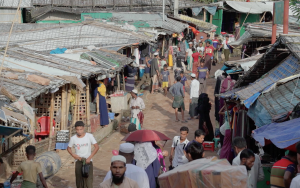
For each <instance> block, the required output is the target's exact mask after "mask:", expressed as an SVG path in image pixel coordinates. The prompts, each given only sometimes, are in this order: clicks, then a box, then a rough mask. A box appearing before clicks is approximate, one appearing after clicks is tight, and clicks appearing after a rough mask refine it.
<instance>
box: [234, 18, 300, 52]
mask: <svg viewBox="0 0 300 188" xmlns="http://www.w3.org/2000/svg"><path fill="white" fill-rule="evenodd" d="M244 26H245V33H244V34H243V35H242V36H241V37H240V38H239V39H238V40H236V41H233V42H230V45H232V46H239V45H242V44H244V43H246V42H248V41H251V40H252V39H254V40H256V38H271V37H272V23H270V22H267V23H245V24H244ZM299 29H300V26H299V24H292V23H289V34H300V30H299ZM280 34H283V25H280V24H277V27H276V35H277V37H278V36H279V35H280Z"/></svg>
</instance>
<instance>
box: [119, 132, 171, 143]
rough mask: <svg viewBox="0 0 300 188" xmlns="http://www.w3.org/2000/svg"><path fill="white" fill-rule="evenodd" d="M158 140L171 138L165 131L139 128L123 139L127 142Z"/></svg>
mask: <svg viewBox="0 0 300 188" xmlns="http://www.w3.org/2000/svg"><path fill="white" fill-rule="evenodd" d="M158 140H164V141H166V140H171V139H170V138H168V137H167V136H166V135H164V134H163V133H160V132H158V131H154V130H138V131H134V132H132V133H129V134H127V135H126V136H125V137H124V138H123V139H122V141H127V142H151V141H158Z"/></svg>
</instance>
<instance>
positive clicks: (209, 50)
mask: <svg viewBox="0 0 300 188" xmlns="http://www.w3.org/2000/svg"><path fill="white" fill-rule="evenodd" d="M213 52H214V48H213V47H212V46H211V45H210V42H206V47H205V50H204V56H203V57H204V60H205V66H206V67H207V68H208V71H209V72H210V69H211V59H212V57H213Z"/></svg>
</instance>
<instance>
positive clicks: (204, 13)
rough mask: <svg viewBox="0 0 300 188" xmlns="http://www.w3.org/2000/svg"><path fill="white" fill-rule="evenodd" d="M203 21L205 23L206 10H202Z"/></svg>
mask: <svg viewBox="0 0 300 188" xmlns="http://www.w3.org/2000/svg"><path fill="white" fill-rule="evenodd" d="M203 21H204V22H206V10H205V9H203Z"/></svg>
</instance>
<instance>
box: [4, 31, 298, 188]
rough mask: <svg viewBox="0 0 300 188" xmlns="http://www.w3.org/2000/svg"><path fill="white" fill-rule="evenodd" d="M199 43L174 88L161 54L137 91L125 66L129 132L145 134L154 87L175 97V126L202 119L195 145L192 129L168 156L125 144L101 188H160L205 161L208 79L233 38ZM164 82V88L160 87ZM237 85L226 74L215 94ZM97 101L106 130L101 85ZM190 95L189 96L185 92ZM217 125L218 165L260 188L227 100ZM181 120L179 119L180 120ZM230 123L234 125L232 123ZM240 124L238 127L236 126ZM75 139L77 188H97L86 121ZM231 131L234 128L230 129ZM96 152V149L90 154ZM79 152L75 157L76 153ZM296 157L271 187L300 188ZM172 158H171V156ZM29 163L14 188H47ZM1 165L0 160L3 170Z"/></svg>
mask: <svg viewBox="0 0 300 188" xmlns="http://www.w3.org/2000/svg"><path fill="white" fill-rule="evenodd" d="M207 37H208V39H206V40H205V41H203V37H201V38H200V39H201V40H200V41H199V43H198V44H197V43H196V42H195V41H191V42H189V43H188V48H187V50H186V55H185V61H186V66H187V70H188V71H189V72H188V74H187V73H186V72H183V71H182V72H180V74H179V75H177V76H175V81H174V82H173V83H172V82H171V73H170V70H169V69H168V63H167V62H166V60H165V57H164V56H159V51H155V52H154V53H153V54H152V55H153V57H152V59H151V58H150V56H146V57H145V72H144V74H143V76H142V78H141V81H140V82H139V84H138V85H137V86H135V76H136V74H137V70H138V68H137V66H136V64H135V63H134V62H133V63H131V64H130V65H128V66H126V76H127V79H126V83H125V88H126V91H128V92H130V95H131V100H130V110H131V119H130V124H129V126H128V132H129V133H133V132H134V131H137V130H141V129H142V128H143V122H144V114H143V110H144V109H145V107H146V106H145V103H144V101H143V99H142V98H141V97H140V96H139V91H140V89H141V87H142V85H144V84H145V85H148V86H151V87H150V92H151V94H153V93H156V92H157V91H158V90H163V94H164V96H167V95H168V94H170V95H171V96H172V100H173V103H172V107H173V108H174V111H175V123H176V122H181V123H183V125H184V123H187V122H188V120H191V121H192V120H195V119H198V121H199V124H198V129H197V130H196V131H195V132H194V133H193V134H194V139H193V140H192V141H189V140H188V139H187V136H188V134H190V133H189V132H190V131H189V128H188V127H187V126H182V127H181V128H180V130H179V132H178V135H177V136H175V137H174V138H173V140H172V146H171V150H170V152H168V151H167V150H164V148H163V146H162V145H160V144H159V143H158V142H156V141H149V142H126V143H122V144H120V146H119V150H118V152H117V154H114V155H113V157H112V158H111V163H110V171H109V172H107V174H106V176H105V178H104V180H103V182H102V183H101V184H100V185H99V186H100V188H117V187H118V188H159V187H160V185H159V183H158V177H159V175H160V174H163V173H165V172H167V171H170V170H174V171H176V168H177V167H179V166H181V165H185V164H187V163H189V162H191V161H194V160H197V159H201V158H204V157H205V150H204V145H203V143H204V142H205V141H209V142H212V141H213V139H214V138H215V135H216V132H217V131H216V130H215V132H214V128H213V125H212V122H211V119H210V111H211V107H212V103H211V102H210V100H209V96H208V94H207V93H206V82H207V80H208V79H209V75H210V72H211V66H212V64H213V61H214V62H216V63H218V62H220V59H219V56H220V52H221V51H222V50H223V51H224V55H225V61H228V60H229V54H230V53H232V52H231V50H232V47H231V46H230V45H229V44H228V43H229V36H226V37H225V40H224V41H221V40H220V39H219V38H218V35H215V37H214V39H213V40H211V39H209V38H210V36H209V35H208V36H207ZM160 81H161V82H160ZM234 83H235V81H234V80H233V79H231V77H230V76H228V75H226V74H225V73H224V74H223V75H221V76H220V77H218V79H217V83H216V89H215V93H214V94H219V93H224V92H226V91H229V90H231V89H232V87H233V85H234ZM98 84H99V87H98V88H97V95H99V101H100V102H99V105H100V106H99V109H100V125H101V126H103V127H105V126H107V125H108V123H109V121H108V115H107V106H106V87H105V84H104V83H103V81H99V82H98ZM188 88H189V91H188V92H187V89H188ZM187 93H189V109H188V113H189V118H188V119H185V114H184V113H185V103H184V98H185V97H186V95H187ZM215 105H216V113H215V117H216V121H217V122H218V124H219V125H221V126H220V129H219V130H218V131H220V134H219V135H220V141H221V143H220V145H221V149H220V151H219V158H220V159H227V160H228V161H229V162H230V163H231V164H232V165H233V166H236V165H243V166H245V169H246V170H247V173H248V179H247V188H256V187H257V183H258V182H259V181H262V180H264V179H265V174H264V171H263V167H262V164H261V159H260V157H259V156H258V155H256V154H254V152H253V151H252V150H250V149H248V148H247V142H246V140H245V136H244V132H242V133H241V134H240V135H239V134H236V132H234V133H233V132H231V129H233V130H234V122H232V118H230V115H231V114H229V112H230V111H229V110H231V111H233V112H236V111H237V108H236V106H235V105H232V106H226V105H225V101H224V100H223V99H219V98H216V100H215ZM178 113H180V114H181V117H180V115H179V114H178ZM230 119H231V121H230ZM237 122H238V121H237ZM74 126H75V129H76V134H75V135H74V136H72V137H71V139H70V142H69V144H68V148H67V151H68V152H69V154H70V155H71V156H72V157H73V158H74V159H75V161H76V162H75V176H76V187H77V188H92V187H93V178H94V174H93V159H92V158H93V157H94V156H95V155H96V153H97V152H98V150H99V146H98V144H97V142H96V140H95V138H94V136H93V135H92V134H90V133H86V132H85V124H84V123H83V122H82V121H77V122H76V123H75V125H74ZM232 127H233V128H232ZM92 146H94V149H93V150H92ZM72 148H74V149H75V153H74V152H72ZM296 149H297V152H293V151H289V153H288V154H287V155H286V156H284V157H283V158H282V159H281V160H279V161H277V162H276V163H275V164H274V165H273V167H272V170H271V180H270V184H271V186H273V187H279V188H290V187H291V188H296V187H300V175H298V176H296V174H297V172H299V171H300V166H299V165H298V164H300V143H298V144H297V146H296ZM169 154H170V155H169ZM26 156H27V158H28V161H25V162H22V163H21V165H20V167H19V168H18V170H17V171H16V172H15V173H14V174H13V175H12V177H11V180H10V183H12V182H13V181H14V180H15V178H16V177H17V176H18V174H19V173H21V172H22V173H23V180H24V181H23V184H22V188H31V187H34V185H35V184H36V175H38V176H39V178H40V180H41V182H42V184H43V186H44V187H47V183H46V181H45V179H44V177H43V174H42V169H41V165H40V164H39V163H36V162H34V160H33V159H34V157H35V147H34V146H28V147H27V148H26ZM168 156H169V163H170V165H169V166H168V167H167V166H166V161H165V158H166V157H168ZM2 163H3V161H2V160H1V159H0V165H1V164H2Z"/></svg>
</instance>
